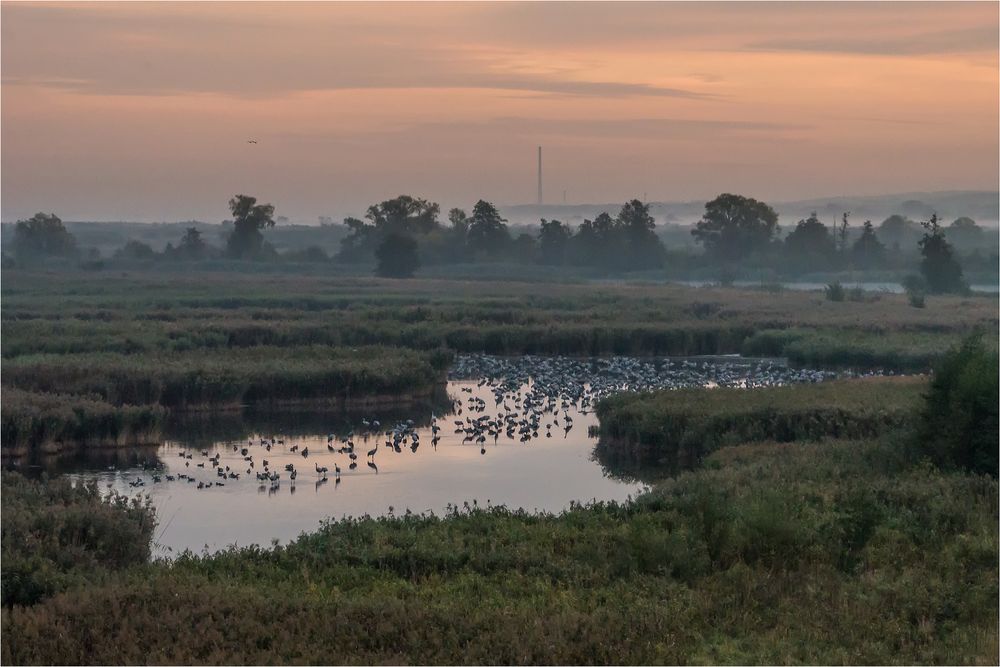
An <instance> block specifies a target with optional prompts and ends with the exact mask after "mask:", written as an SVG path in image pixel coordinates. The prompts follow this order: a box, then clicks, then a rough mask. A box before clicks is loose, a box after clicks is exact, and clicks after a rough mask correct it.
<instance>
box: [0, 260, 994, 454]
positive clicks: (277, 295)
mask: <svg viewBox="0 0 1000 667" xmlns="http://www.w3.org/2000/svg"><path fill="white" fill-rule="evenodd" d="M2 277H3V283H2V298H3V311H2V343H0V346H2V347H0V351H2V355H3V358H4V372H3V379H2V381H3V385H4V387H5V388H10V387H14V388H17V389H20V390H23V392H24V393H21V394H16V395H15V396H16V397H17V400H12V401H5V402H4V408H5V410H4V416H3V418H4V428H5V429H6V430H5V431H4V432H5V433H6V434H8V437H5V439H4V442H3V446H4V447H5V448H7V447H14V446H16V447H24V446H26V445H27V443H36V446H37V445H39V444H40V443H46V442H50V440H51V438H50V436H53V434H55V435H58V436H59V437H68V434H71V433H76V434H78V435H79V434H82V435H88V434H89V435H88V438H89V439H91V440H93V441H98V440H108V441H120V440H122V439H123V438H124V439H125V440H127V441H132V440H135V439H137V438H139V437H140V435H141V434H143V433H147V434H150V435H151V434H155V433H156V430H155V428H153V429H152V430H149V429H150V425H151V424H158V423H159V421H158V420H152V421H148V420H147V421H143V420H140V421H139V422H138V423H137V424H134V421H135V419H136V418H137V417H136V415H137V414H139V413H136V412H135V411H134V410H133V411H132V412H129V410H132V408H130V407H128V406H161V407H166V408H169V409H175V410H176V409H179V408H192V407H194V408H202V407H225V406H234V405H241V404H248V403H273V402H280V401H285V402H288V401H302V400H310V401H327V402H329V401H331V400H333V401H342V400H347V399H358V398H364V397H366V396H375V395H378V396H397V397H401V398H412V397H414V396H426V395H427V394H429V392H430V391H431V388H432V387H433V386H434V385H435V384H438V383H440V382H441V380H442V379H443V373H444V369H445V367H446V366H447V363H448V360H449V359H450V355H451V354H452V353H453V352H488V353H493V354H564V355H576V356H587V355H610V354H625V355H699V354H734V353H741V352H742V353H745V354H750V355H758V356H778V357H782V356H784V357H788V358H789V359H790V360H791V361H792V362H793V363H798V364H802V365H807V366H853V367H856V368H874V367H879V368H886V369H890V370H907V371H914V370H924V369H926V368H928V367H929V365H930V364H931V363H932V362H933V361H934V359H936V358H937V357H938V356H939V355H940V354H941V353H942V352H943V351H944V350H945V349H947V348H948V347H949V346H951V345H953V344H955V343H956V342H957V341H958V340H959V339H961V338H962V337H963V336H964V335H966V334H967V333H968V332H970V331H972V330H974V329H981V330H984V331H986V332H987V334H988V335H987V339H989V340H992V339H995V337H996V332H997V309H996V302H995V299H994V298H993V297H983V296H970V297H941V298H932V299H931V300H930V301H929V303H928V306H927V307H926V308H923V309H918V308H913V307H911V306H910V305H909V304H908V302H907V300H906V297H905V296H903V295H892V294H870V295H867V297H866V299H865V300H862V301H844V302H837V303H834V302H830V301H827V300H825V299H824V298H823V295H822V294H821V293H815V292H797V291H777V292H774V291H764V290H751V289H731V288H730V289H726V288H718V287H702V288H692V287H681V286H664V285H635V284H629V285H601V286H596V285H593V284H590V285H588V284H536V283H517V282H503V283H491V282H481V281H477V282H465V281H444V280H408V281H392V280H378V279H371V278H321V277H308V276H295V277H289V276H283V275H252V274H247V273H240V274H232V273H226V274H215V273H193V274H179V273H172V274H150V273H134V274H132V273H114V274H112V273H88V272H82V273H66V272H51V273H50V272H24V271H5V272H4V273H3V276H2ZM56 395H57V396H61V397H63V399H62V400H61V406H62V407H60V409H58V410H54V409H53V408H52V407H51V403H52V399H51V396H56ZM76 403H78V405H77V407H78V408H79V410H77V411H76V412H74V413H72V414H70V413H69V412H67V410H66V406H67V405H70V404H76ZM109 411H110V413H109ZM96 414H102V415H105V416H104V417H102V419H104V420H105V421H104V422H101V423H102V424H103V425H101V426H98V425H97V422H95V421H94V419H92V416H93V415H96ZM59 415H62V417H59ZM143 419H145V418H143ZM43 423H44V424H45V425H44V426H42V425H40V424H43ZM81 429H82V430H81ZM53 437H55V436H53ZM50 445H51V443H50Z"/></svg>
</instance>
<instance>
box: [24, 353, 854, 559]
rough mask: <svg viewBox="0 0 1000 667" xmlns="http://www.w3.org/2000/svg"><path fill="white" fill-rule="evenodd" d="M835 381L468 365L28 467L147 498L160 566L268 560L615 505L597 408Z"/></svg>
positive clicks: (708, 370)
mask: <svg viewBox="0 0 1000 667" xmlns="http://www.w3.org/2000/svg"><path fill="white" fill-rule="evenodd" d="M837 375H838V374H836V373H832V372H829V371H814V370H808V369H792V368H789V367H788V366H787V364H784V363H783V362H781V361H780V360H769V359H748V358H740V357H699V358H688V359H684V358H660V359H652V358H643V359H640V358H630V357H608V358H599V359H576V358H569V357H491V356H487V355H466V356H462V357H459V358H457V359H456V360H455V363H454V365H453V366H452V369H451V373H450V377H451V379H450V381H449V382H448V383H447V385H446V387H442V388H441V391H440V392H438V394H437V395H435V396H433V397H431V398H429V399H428V400H427V401H426V402H425V403H423V404H420V405H416V406H413V407H411V408H408V409H406V410H398V409H397V410H391V409H389V410H386V409H382V410H369V411H366V412H364V413H358V412H345V411H341V412H335V413H330V412H327V413H324V412H316V411H301V410H299V411H297V410H281V411H277V412H272V413H267V412H255V411H252V410H250V411H243V412H237V413H223V414H205V413H201V414H199V413H193V414H187V415H181V416H178V417H176V418H174V420H173V421H171V422H170V423H168V424H167V428H166V431H165V437H164V442H163V443H162V444H161V445H159V446H153V447H148V448H143V449H132V450H106V449H86V448H85V449H84V450H83V451H82V452H81V453H80V454H79V455H78V456H77V457H75V458H69V459H67V458H65V457H64V458H61V459H57V460H54V461H53V460H49V461H35V462H34V464H36V465H39V466H42V467H44V468H45V469H46V470H47V471H48V472H49V473H52V474H65V475H67V476H69V477H70V479H72V480H74V481H75V482H77V483H80V482H96V483H97V484H98V485H99V486H100V488H101V489H104V490H109V491H115V492H118V493H122V494H127V495H130V496H134V495H144V496H148V497H149V499H150V500H151V501H152V503H153V505H154V506H155V508H156V512H157V518H158V521H159V526H158V528H157V531H156V534H155V545H156V553H157V554H158V555H164V556H169V555H171V554H176V553H177V552H179V551H183V550H185V549H191V550H193V551H198V552H200V551H202V550H204V549H208V550H209V551H214V550H217V549H222V548H225V547H227V546H229V545H234V544H235V545H239V546H246V545H251V544H258V545H263V546H267V545H270V544H271V543H272V542H273V541H274V540H278V541H280V542H288V541H289V540H292V539H294V538H295V537H297V536H298V535H299V534H301V533H302V532H304V531H312V530H315V529H316V528H318V527H319V525H320V522H321V521H323V520H326V519H341V518H344V517H360V516H364V515H369V516H384V515H388V514H396V515H399V514H403V513H405V512H407V511H409V512H413V513H418V514H419V513H424V512H433V513H435V514H442V513H444V512H447V511H448V508H449V507H455V506H457V507H463V506H464V505H465V504H466V503H469V504H470V505H472V504H477V505H479V506H481V507H486V506H491V505H492V506H498V505H504V506H506V507H508V508H509V509H518V508H522V509H524V510H527V511H531V512H539V511H540V512H559V511H562V510H564V509H566V508H568V507H569V506H570V504H571V503H574V502H578V503H586V502H589V501H624V500H626V499H628V498H629V497H634V496H636V495H637V494H639V493H640V492H642V490H643V489H644V486H643V485H642V484H640V483H638V482H637V481H635V480H634V479H632V478H630V477H628V476H627V475H625V474H622V473H621V472H620V471H619V472H618V473H617V474H616V473H613V472H610V471H609V469H607V468H606V467H605V466H604V465H602V463H601V462H599V461H598V460H597V459H596V458H595V445H596V438H594V437H591V436H590V434H589V431H590V429H591V427H594V426H596V425H597V418H596V417H595V415H594V412H593V410H594V406H595V405H596V404H597V402H598V401H599V400H600V398H601V397H603V396H607V395H609V394H612V393H615V392H618V391H645V390H649V389H677V388H681V387H692V386H710V387H714V386H730V387H743V388H746V389H747V390H750V391H752V390H753V388H754V387H764V386H771V385H775V384H790V383H801V382H822V381H825V380H828V379H831V378H833V377H836V376H837ZM338 468H339V470H340V473H339V475H338V472H337V471H338ZM34 469H35V471H36V472H37V471H38V468H37V467H35V468H34ZM323 469H325V471H324V470H323Z"/></svg>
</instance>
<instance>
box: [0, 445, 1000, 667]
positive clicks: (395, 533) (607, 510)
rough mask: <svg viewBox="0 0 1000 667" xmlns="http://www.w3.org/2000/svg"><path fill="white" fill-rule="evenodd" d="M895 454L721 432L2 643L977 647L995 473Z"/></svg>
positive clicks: (168, 567) (216, 648) (25, 625)
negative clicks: (644, 461)
mask: <svg viewBox="0 0 1000 667" xmlns="http://www.w3.org/2000/svg"><path fill="white" fill-rule="evenodd" d="M896 460H897V457H896V456H895V451H894V445H893V443H892V441H879V442H851V441H823V442H820V443H816V444H808V443H795V444H784V445H781V444H763V445H754V446H741V447H733V448H726V449H723V450H720V451H718V452H716V453H715V454H713V455H712V456H711V457H710V458H709V459H708V461H707V466H706V468H705V469H703V470H699V471H695V472H690V473H684V474H682V475H680V476H678V477H677V478H676V479H674V480H671V481H669V482H666V483H664V484H663V485H661V486H660V487H659V488H658V489H657V490H656V491H655V492H654V493H651V494H649V495H647V496H644V497H643V498H641V499H640V500H638V501H636V502H634V503H631V504H628V505H621V506H619V505H597V506H592V507H580V508H576V509H574V510H572V511H569V512H567V513H565V514H562V515H559V516H546V515H542V516H532V515H527V514H523V513H514V512H508V511H505V510H491V511H484V510H472V511H459V512H455V513H454V514H452V515H449V516H446V517H442V518H431V517H416V516H407V517H400V518H394V519H362V520H358V521H344V522H338V523H333V524H330V525H328V526H327V527H325V528H323V529H322V530H320V531H319V532H317V533H314V534H311V535H306V536H303V537H302V538H301V539H299V540H298V541H296V542H295V543H293V544H290V545H288V546H284V547H278V548H275V549H273V550H263V549H258V548H245V549H241V550H231V551H228V552H223V553H220V554H217V555H214V556H207V557H198V556H194V555H187V556H184V557H181V558H179V559H178V560H177V561H175V562H173V563H169V564H168V563H158V564H153V565H149V566H145V567H136V568H133V569H131V570H129V571H126V572H121V573H117V574H114V575H113V576H112V575H111V574H109V575H108V577H107V579H106V580H103V581H101V582H100V583H92V584H91V585H87V586H83V585H80V586H76V587H73V588H72V589H70V590H68V591H66V592H65V593H62V594H60V595H56V596H55V597H51V598H49V599H47V600H44V601H42V602H40V603H38V604H35V605H33V606H27V607H20V606H18V607H14V608H13V609H9V610H7V612H6V613H5V614H4V617H3V631H4V637H5V641H4V643H3V647H2V658H3V660H4V662H5V663H7V664H15V663H17V664H24V663H80V662H83V663H119V662H128V663H134V662H147V661H148V662H157V663H261V664H263V663H272V664H283V663H292V662H294V663H305V662H323V663H347V662H363V663H378V662H392V663H429V664H439V663H511V664H526V663H531V664H549V663H574V664H592V663H610V662H616V663H625V664H632V663H646V664H651V663H682V662H684V663H687V662H694V663H706V662H710V663H788V662H794V663H887V664H897V663H903V664H905V663H914V662H918V663H963V664H964V663H983V662H991V661H992V660H994V659H995V658H996V654H997V633H996V627H997V620H998V619H997V611H996V604H995V601H996V596H997V571H996V551H997V546H998V545H997V528H996V526H997V511H996V507H997V486H996V481H995V480H994V479H992V478H989V477H979V476H975V475H968V474H961V473H942V472H938V471H936V470H933V469H930V468H926V467H922V466H916V467H908V466H901V465H896V464H895V463H893V462H894V461H896ZM887 461H888V463H887ZM5 483H6V481H5ZM6 493H7V491H6V489H5V494H6ZM5 497H7V495H5ZM8 515H9V512H5V513H4V518H5V520H6V517H7V516H8ZM5 537H6V535H5ZM6 543H7V540H5V544H6ZM7 562H8V561H7V560H6V558H5V561H4V563H5V564H4V567H5V568H6V567H7ZM52 636H58V637H59V638H60V639H59V641H49V640H47V639H46V638H51V637H52Z"/></svg>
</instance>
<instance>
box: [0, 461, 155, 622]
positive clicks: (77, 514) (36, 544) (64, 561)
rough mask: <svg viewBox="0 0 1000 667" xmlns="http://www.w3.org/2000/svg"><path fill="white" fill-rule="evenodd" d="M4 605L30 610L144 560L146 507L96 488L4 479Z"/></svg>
mask: <svg viewBox="0 0 1000 667" xmlns="http://www.w3.org/2000/svg"><path fill="white" fill-rule="evenodd" d="M2 480H3V515H2V538H3V539H2V544H3V546H2V551H3V575H2V597H3V605H4V606H5V607H10V606H11V605H30V604H34V603H36V602H38V601H39V600H41V599H43V598H46V597H49V596H51V595H53V594H55V593H58V592H60V591H63V590H65V589H67V588H72V587H76V586H79V585H81V584H86V583H91V584H93V583H96V582H98V581H102V580H106V579H107V578H108V577H109V576H110V574H111V573H112V572H114V571H118V570H121V569H123V568H127V567H130V566H135V565H139V564H142V563H145V562H147V561H148V560H149V555H150V540H151V539H152V537H153V527H154V525H155V520H154V515H153V510H152V508H151V506H149V505H148V504H145V503H143V502H141V501H139V500H137V499H134V498H133V499H128V498H125V497H124V496H117V495H112V496H102V495H101V493H100V491H99V490H98V488H97V485H96V483H95V484H92V485H81V486H75V487H74V486H73V485H72V484H71V483H70V482H69V481H68V480H66V479H55V480H47V481H44V482H38V481H33V480H30V479H28V478H26V477H24V476H23V475H20V474H17V473H6V472H5V473H3V477H2Z"/></svg>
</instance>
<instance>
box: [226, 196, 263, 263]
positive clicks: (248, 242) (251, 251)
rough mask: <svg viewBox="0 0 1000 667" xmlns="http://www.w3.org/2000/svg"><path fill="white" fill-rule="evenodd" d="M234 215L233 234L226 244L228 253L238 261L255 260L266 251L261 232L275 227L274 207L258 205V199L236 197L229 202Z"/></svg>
mask: <svg viewBox="0 0 1000 667" xmlns="http://www.w3.org/2000/svg"><path fill="white" fill-rule="evenodd" d="M229 210H230V211H231V212H232V214H233V233H232V234H230V235H229V240H228V241H227V243H226V252H227V254H228V255H229V256H230V257H233V258H236V259H253V258H257V257H259V256H260V255H261V252H262V250H263V249H264V235H263V234H261V231H263V230H264V229H266V228H268V227H274V206H272V205H271V204H258V203H257V198H256V197H250V196H249V195H236V196H235V197H233V198H232V199H230V200H229Z"/></svg>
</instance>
